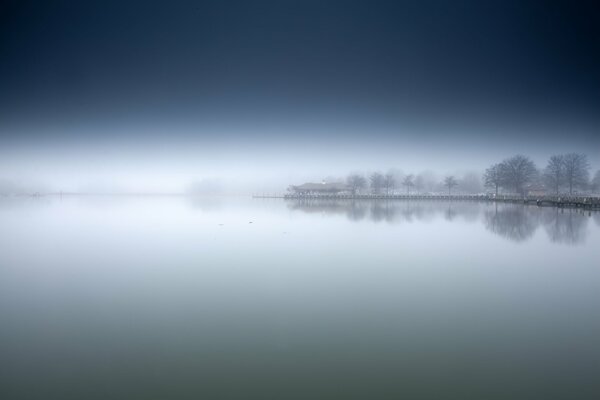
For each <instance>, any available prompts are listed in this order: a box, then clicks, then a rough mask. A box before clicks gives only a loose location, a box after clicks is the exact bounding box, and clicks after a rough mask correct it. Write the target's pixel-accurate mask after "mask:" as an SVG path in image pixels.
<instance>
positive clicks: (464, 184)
mask: <svg viewBox="0 0 600 400" xmlns="http://www.w3.org/2000/svg"><path fill="white" fill-rule="evenodd" d="M459 186H460V189H461V191H462V192H463V193H481V191H482V190H483V188H482V186H481V176H480V175H479V174H477V173H476V172H467V173H465V174H464V176H463V177H462V179H461V180H460V182H459Z"/></svg>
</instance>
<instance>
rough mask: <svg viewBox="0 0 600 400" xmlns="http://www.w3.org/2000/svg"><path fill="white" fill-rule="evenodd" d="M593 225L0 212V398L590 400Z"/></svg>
mask: <svg viewBox="0 0 600 400" xmlns="http://www.w3.org/2000/svg"><path fill="white" fill-rule="evenodd" d="M599 259H600V214H598V213H581V212H578V211H575V210H558V209H555V208H537V207H532V206H529V207H527V206H522V205H494V204H482V203H468V202H453V203H444V202H433V201H430V202H407V201H404V202H402V201H399V202H385V201H376V202H367V201H363V202H351V201H348V202H327V201H324V202H323V201H321V202H319V201H317V202H315V201H313V202H292V201H285V200H281V199H263V200H261V199H254V200H253V199H246V198H185V197H137V198H136V197H70V198H63V199H60V198H49V197H44V198H37V199H31V198H0V398H2V399H82V400H83V399H230V398H231V399H353V398H356V399H400V398H406V399H412V398H419V399H420V398H428V399H482V400H483V399H553V398H559V399H570V400H571V399H598V398H600V262H599Z"/></svg>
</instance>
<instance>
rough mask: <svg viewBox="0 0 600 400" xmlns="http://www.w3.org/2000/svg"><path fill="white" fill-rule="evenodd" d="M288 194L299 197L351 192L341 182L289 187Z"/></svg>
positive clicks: (348, 187)
mask: <svg viewBox="0 0 600 400" xmlns="http://www.w3.org/2000/svg"><path fill="white" fill-rule="evenodd" d="M288 190H289V191H290V192H293V193H295V194H301V195H311V194H340V193H343V192H351V191H352V189H351V188H350V186H348V185H346V184H345V183H342V182H328V183H326V182H321V183H304V184H302V185H298V186H294V185H292V186H290V187H289V188H288Z"/></svg>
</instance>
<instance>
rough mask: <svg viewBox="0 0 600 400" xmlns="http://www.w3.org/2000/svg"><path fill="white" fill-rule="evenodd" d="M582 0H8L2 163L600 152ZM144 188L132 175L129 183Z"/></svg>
mask: <svg viewBox="0 0 600 400" xmlns="http://www.w3.org/2000/svg"><path fill="white" fill-rule="evenodd" d="M599 71H600V6H599V5H597V2H595V1H592V0H590V1H577V2H574V1H562V2H559V1H525V0H520V1H516V0H515V1H513V0H503V1H485V2H484V1H460V2H457V1H441V0H438V1H416V0H415V1H389V2H383V1H372V0H371V1H323V0H321V1H308V0H303V1H292V0H278V1H225V0H221V1H214V2H203V1H162V2H159V1H149V0H145V1H108V0H104V1H95V0H94V1H92V0H90V1H52V2H48V1H39V2H34V1H19V0H12V1H4V2H2V5H1V6H0V178H3V179H14V180H19V181H32V182H39V183H44V184H48V185H50V186H53V187H57V186H60V187H65V188H67V189H72V190H78V189H81V188H85V186H86V185H94V184H106V185H113V184H114V185H115V186H119V185H121V186H123V185H124V186H130V185H133V186H132V187H135V188H136V189H139V190H160V189H164V190H172V191H176V190H179V189H180V188H182V187H184V186H185V185H186V184H188V183H189V182H190V181H191V180H194V179H202V178H223V179H229V180H236V179H237V180H238V181H246V182H254V183H255V184H257V185H258V184H259V183H260V182H266V181H268V180H272V181H274V182H275V181H277V182H278V184H279V182H281V183H283V182H285V181H288V180H300V179H305V178H307V179H308V178H315V179H316V177H321V176H326V175H331V174H333V175H336V174H338V175H341V174H344V173H345V172H347V171H351V170H365V171H366V170H372V169H384V170H385V169H387V168H389V167H397V168H401V169H403V170H406V171H412V170H415V171H417V170H422V169H433V170H437V171H444V172H445V171H450V172H455V171H461V170H467V169H482V168H485V167H486V166H487V165H488V164H489V163H491V162H495V161H498V160H499V159H502V158H504V157H506V156H509V155H512V154H514V153H525V154H529V155H531V156H532V157H533V158H534V159H535V160H536V162H538V164H540V166H543V164H544V163H545V160H546V158H547V156H549V155H550V154H552V153H555V152H570V151H584V152H586V153H587V154H588V156H589V157H590V160H591V161H592V164H593V166H594V168H599V167H600V140H599V139H600V72H599ZM136 185H137V186H136Z"/></svg>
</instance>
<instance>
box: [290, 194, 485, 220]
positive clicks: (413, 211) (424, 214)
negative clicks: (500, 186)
mask: <svg viewBox="0 0 600 400" xmlns="http://www.w3.org/2000/svg"><path fill="white" fill-rule="evenodd" d="M287 205H288V207H289V208H290V209H292V210H298V211H302V212H305V213H321V214H329V215H346V217H348V219H349V220H351V221H360V220H362V219H365V218H368V219H369V220H371V221H374V222H380V221H385V222H389V223H391V222H401V221H405V222H411V221H414V220H417V221H427V220H430V219H432V218H435V217H436V216H439V215H442V216H444V217H445V218H447V219H449V220H451V221H452V220H454V219H456V218H458V217H461V218H463V219H464V220H467V221H475V220H477V217H478V215H479V214H480V210H481V205H480V204H479V203H473V202H452V203H450V202H444V201H389V200H352V199H347V200H346V199H289V200H287Z"/></svg>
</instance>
